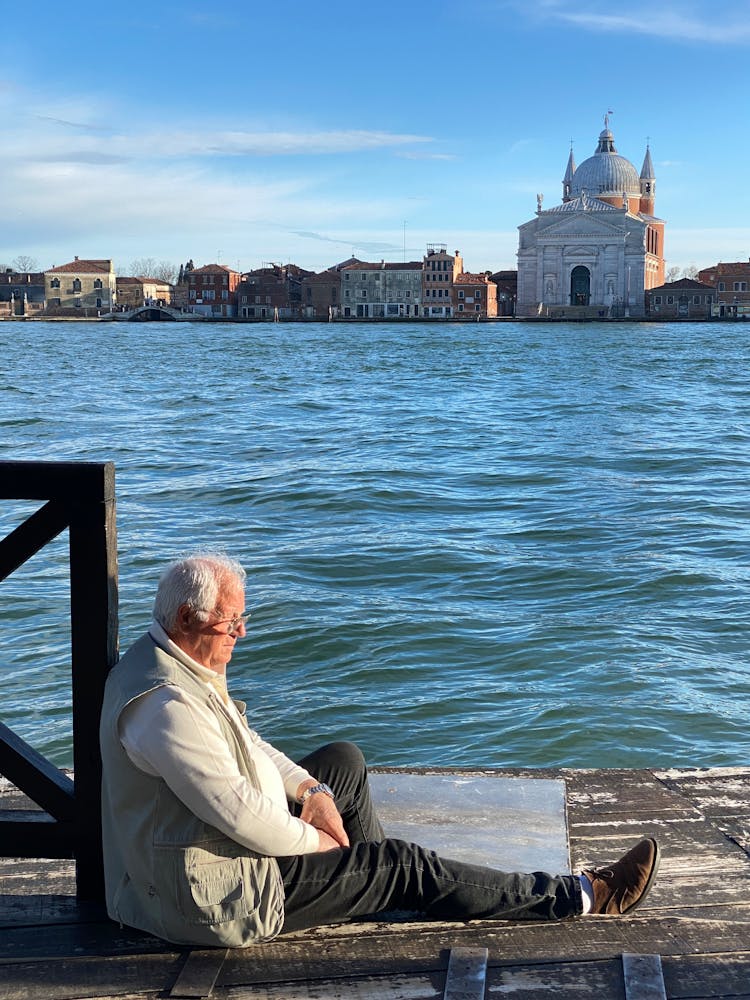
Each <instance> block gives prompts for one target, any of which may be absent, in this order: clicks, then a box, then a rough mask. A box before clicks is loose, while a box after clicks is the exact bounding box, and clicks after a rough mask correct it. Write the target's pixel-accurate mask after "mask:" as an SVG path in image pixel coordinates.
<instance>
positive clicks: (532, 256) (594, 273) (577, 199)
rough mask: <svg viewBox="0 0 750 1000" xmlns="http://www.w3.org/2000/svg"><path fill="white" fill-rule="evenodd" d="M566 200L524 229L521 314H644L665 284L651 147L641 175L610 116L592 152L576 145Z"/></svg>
mask: <svg viewBox="0 0 750 1000" xmlns="http://www.w3.org/2000/svg"><path fill="white" fill-rule="evenodd" d="M562 183H563V197H562V202H561V204H559V205H556V206H555V207H553V208H549V209H545V208H544V207H543V199H542V196H541V195H537V212H536V217H535V218H533V219H531V220H530V221H529V222H525V223H524V224H523V225H522V226H519V227H518V228H519V243H518V297H517V301H516V315H517V316H519V317H527V318H530V317H546V318H550V319H554V318H583V317H586V318H594V317H601V318H605V317H606V318H613V319H614V318H626V317H631V316H632V317H633V318H639V317H643V316H645V314H646V291H647V290H648V289H650V288H655V287H657V286H658V285H661V284H663V283H664V222H663V221H662V220H661V219H658V218H656V216H655V215H654V209H655V198H656V177H655V176H654V166H653V163H652V160H651V152H650V150H649V148H648V146H647V147H646V155H645V157H644V160H643V167H642V168H641V172H640V174H639V173H638V171H637V170H636V168H635V167H634V166H633V164H632V163H631V162H630V161H629V160H627V159H625V157H624V156H620V155H619V153H618V152H617V150H616V148H615V142H614V136H613V134H612V132H611V130H610V128H609V119H608V117H605V119H604V130H603V131H602V132H601V133H600V134H599V142H598V145H597V148H596V152H595V153H594V155H593V156H591V157H589V158H588V159H587V160H584V161H583V163H581V164H580V166H578V167H576V164H575V160H574V159H573V152H572V150H571V153H570V156H569V158H568V165H567V169H566V171H565V177H564V178H563V182H562Z"/></svg>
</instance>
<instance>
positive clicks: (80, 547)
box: [0, 462, 117, 899]
mask: <svg viewBox="0 0 750 1000" xmlns="http://www.w3.org/2000/svg"><path fill="white" fill-rule="evenodd" d="M2 500H39V501H43V504H42V506H40V507H39V508H38V509H37V510H36V511H35V513H33V514H32V515H31V516H30V517H28V518H27V519H26V520H25V521H24V522H23V523H22V524H20V525H19V526H18V527H17V528H15V530H13V531H12V532H11V533H10V534H9V535H7V537H5V538H4V539H2V540H0V581H3V580H5V579H6V577H8V576H9V575H10V574H11V573H13V572H14V570H16V569H18V567H19V566H21V565H22V564H23V563H24V562H26V561H27V560H28V559H29V558H31V556H33V555H34V553H35V552H38V551H39V550H40V549H41V548H43V547H44V546H45V545H46V544H47V543H48V542H50V541H51V540H52V539H53V538H55V537H57V535H59V534H60V533H61V532H63V531H65V530H66V529H67V531H68V534H69V541H70V622H71V630H70V634H71V661H70V664H71V684H72V706H73V773H74V776H75V781H72V780H71V779H70V778H69V777H68V775H66V774H65V773H64V772H62V771H60V770H59V769H58V768H57V767H55V766H54V765H53V764H51V763H50V762H49V761H48V760H47V759H46V758H45V757H43V756H42V755H41V754H39V753H37V751H36V750H34V748H33V747H31V746H30V745H29V744H28V743H26V742H25V741H24V740H22V739H21V737H20V736H18V735H17V734H15V733H13V732H12V731H11V730H10V729H8V727H7V726H5V725H3V724H2V723H0V774H2V775H4V776H5V777H6V778H8V780H9V781H11V782H12V783H13V784H14V785H15V786H16V787H17V788H19V789H20V790H21V791H22V792H24V793H25V794H26V795H27V796H28V797H29V798H30V799H31V800H32V801H33V802H35V803H36V804H37V805H38V806H40V807H41V810H42V811H41V812H40V810H39V809H35V810H6V811H3V812H0V857H19V858H20V857H24V858H66V857H74V858H75V860H76V886H77V895H78V898H79V899H101V898H102V896H103V877H102V853H101V815H100V804H101V792H100V783H101V757H100V754H99V738H98V730H99V715H100V712H101V705H102V695H103V691H104V682H105V680H106V677H107V673H108V672H109V670H110V668H111V667H112V666H113V665H114V663H115V662H116V660H117V530H116V526H115V469H114V465H113V464H112V463H111V462H106V463H102V464H99V463H88V462H73V463H65V462H0V501H2ZM38 587H39V590H40V592H43V590H44V579H43V577H42V578H40V579H39V581H38ZM1 597H2V590H1V589H0V598H1ZM1 607H2V604H1V603H0V609H1ZM2 627H3V626H2V612H1V610H0V657H1V656H2V652H1V651H2ZM29 641H30V642H33V641H34V640H33V635H30V636H29ZM1 693H2V675H1V674H0V695H1ZM1 714H2V698H1V697H0V715H1Z"/></svg>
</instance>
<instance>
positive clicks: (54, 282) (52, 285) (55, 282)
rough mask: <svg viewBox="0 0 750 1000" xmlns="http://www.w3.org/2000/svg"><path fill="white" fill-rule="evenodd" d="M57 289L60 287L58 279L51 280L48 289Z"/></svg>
mask: <svg viewBox="0 0 750 1000" xmlns="http://www.w3.org/2000/svg"><path fill="white" fill-rule="evenodd" d="M59 287H60V279H59V278H53V279H52V281H51V282H50V288H59Z"/></svg>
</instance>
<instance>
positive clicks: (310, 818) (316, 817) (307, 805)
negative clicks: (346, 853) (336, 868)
mask: <svg viewBox="0 0 750 1000" xmlns="http://www.w3.org/2000/svg"><path fill="white" fill-rule="evenodd" d="M301 791H304V789H301ZM300 794H301V793H300ZM300 819H303V820H304V821H305V822H306V823H309V824H310V825H311V826H314V827H315V829H316V830H317V831H318V835H319V837H320V850H321V851H332V850H334V849H335V848H337V847H348V846H349V838H348V837H347V835H346V831H345V830H344V824H343V821H342V819H341V814H340V813H339V811H338V809H337V808H336V803H335V802H334V801H333V799H332V798H331V797H330V795H326V793H325V792H316V793H315V795H310V796H308V797H307V799H305V801H304V803H303V805H302V812H301V814H300Z"/></svg>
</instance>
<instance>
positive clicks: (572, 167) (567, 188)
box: [562, 142, 576, 204]
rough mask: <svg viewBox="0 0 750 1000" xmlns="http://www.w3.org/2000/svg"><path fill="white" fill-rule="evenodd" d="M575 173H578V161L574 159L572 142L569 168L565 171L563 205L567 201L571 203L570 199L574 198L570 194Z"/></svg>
mask: <svg viewBox="0 0 750 1000" xmlns="http://www.w3.org/2000/svg"><path fill="white" fill-rule="evenodd" d="M575 172H576V161H575V160H574V159H573V143H572V142H571V144H570V156H569V157H568V166H567V169H566V171H565V176H564V177H563V182H562V185H563V197H562V200H563V204H564V203H565V202H566V201H570V199H571V197H572V195H571V193H570V192H571V188H572V186H573V174H574V173H575Z"/></svg>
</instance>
